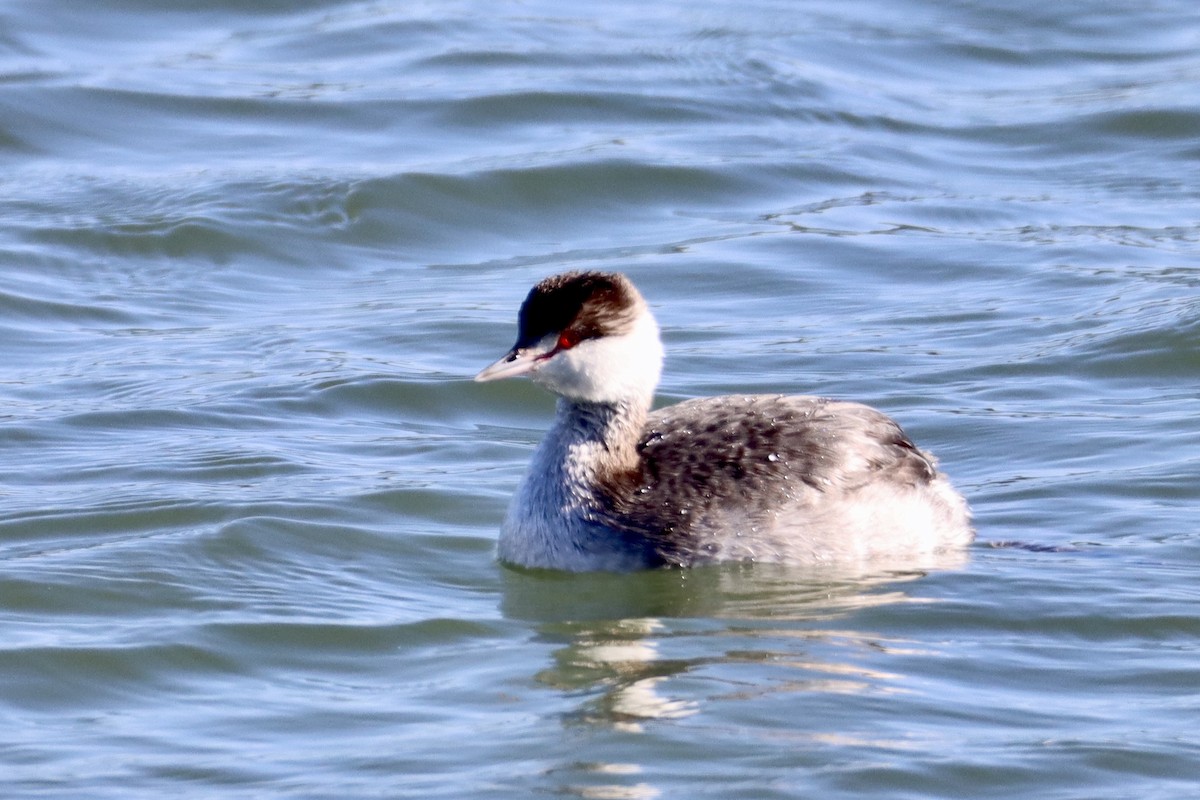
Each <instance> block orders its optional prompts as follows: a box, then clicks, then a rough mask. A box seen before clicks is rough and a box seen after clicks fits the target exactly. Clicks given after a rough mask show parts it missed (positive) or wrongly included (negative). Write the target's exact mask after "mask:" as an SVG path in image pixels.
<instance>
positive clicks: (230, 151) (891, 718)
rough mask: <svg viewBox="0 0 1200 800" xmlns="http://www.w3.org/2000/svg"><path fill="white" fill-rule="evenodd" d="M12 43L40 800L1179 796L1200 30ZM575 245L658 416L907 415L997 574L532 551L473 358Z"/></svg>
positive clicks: (912, 5)
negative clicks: (644, 322) (620, 292)
mask: <svg viewBox="0 0 1200 800" xmlns="http://www.w3.org/2000/svg"><path fill="white" fill-rule="evenodd" d="M0 43H2V45H3V47H2V48H0V269H2V273H0V274H2V275H3V277H2V278H0V447H2V448H3V450H2V452H3V453H4V455H5V458H4V459H3V461H2V462H0V607H2V609H3V614H0V641H2V642H3V645H2V649H0V722H2V723H3V724H2V725H0V729H2V730H3V731H4V733H2V734H0V768H2V771H3V774H4V775H5V786H6V789H5V795H6V796H7V797H13V798H18V797H55V798H57V797H62V798H68V797H69V798H77V797H89V798H100V799H102V798H121V799H122V800H129V798H158V797H162V796H164V795H167V794H170V795H171V796H177V797H180V798H185V797H187V798H190V797H196V798H208V797H214V796H220V797H229V798H238V797H246V798H264V797H270V798H285V797H296V798H317V797H333V796H337V797H342V798H347V797H379V796H386V797H421V798H429V797H455V798H457V797H473V796H489V797H490V796H498V797H501V796H508V797H528V796H536V795H541V794H565V795H567V796H578V797H591V798H617V797H621V798H652V797H676V796H686V797H731V796H739V797H740V796H753V797H762V798H771V797H781V798H782V797H796V798H799V797H812V796H824V797H855V798H859V797H887V798H906V797H912V798H929V797H964V798H965V797H970V798H981V797H997V798H1001V797H1003V798H1010V797H1046V798H1128V797H1137V798H1139V800H1153V799H1155V798H1190V797H1192V796H1194V794H1195V787H1196V783H1197V781H1198V780H1200V767H1197V764H1200V736H1198V735H1197V734H1196V729H1197V724H1196V721H1197V712H1198V711H1200V693H1198V692H1197V688H1196V687H1197V686H1198V685H1200V670H1198V668H1197V666H1196V664H1197V657H1196V656H1197V650H1198V649H1200V648H1198V644H1200V614H1198V613H1197V602H1196V601H1197V599H1198V595H1200V592H1197V590H1196V580H1195V577H1196V574H1197V568H1198V566H1200V555H1198V549H1197V548H1198V536H1197V528H1196V523H1195V506H1196V502H1195V497H1196V488H1195V487H1196V486H1197V483H1198V478H1200V430H1198V428H1197V425H1196V423H1195V420H1196V419H1197V418H1198V417H1200V399H1198V398H1200V388H1198V383H1197V375H1198V374H1200V370H1198V367H1200V356H1197V353H1200V300H1198V299H1197V298H1198V297H1200V293H1198V291H1197V289H1198V288H1200V270H1198V268H1197V255H1198V254H1200V213H1198V209H1200V204H1198V203H1197V200H1198V199H1200V198H1198V194H1200V192H1198V190H1197V186H1200V170H1198V164H1200V148H1198V147H1197V144H1196V143H1197V141H1198V135H1200V104H1198V103H1197V93H1196V88H1195V87H1196V86H1197V83H1198V81H1200V11H1198V10H1197V9H1196V8H1194V7H1193V4H1190V3H1187V2H1183V0H1166V1H1165V2H1159V3H1151V4H1148V5H1147V4H1143V5H1141V6H1139V7H1137V8H1124V7H1115V6H1112V5H1111V4H1104V3H1098V2H1083V1H1081V2H1067V3H1059V4H1050V5H1048V4H1045V3H1028V2H1016V3H1004V4H988V3H983V2H965V3H958V4H953V5H946V4H936V3H924V2H908V1H906V2H901V3H878V2H857V3H825V2H811V3H807V2H806V3H794V2H788V3H784V2H770V0H754V2H750V3H742V4H739V5H737V6H736V7H734V6H727V5H718V4H707V5H705V4H701V5H699V6H697V5H696V4H694V3H692V4H686V3H677V2H663V3H656V4H645V3H642V4H634V3H620V2H618V3H607V4H584V5H576V6H571V7H565V6H562V5H561V4H549V3H542V2H538V0H530V2H512V3H502V4H499V5H497V4H495V3H491V4H481V3H477V2H451V3H398V2H390V1H388V0H385V1H384V2H330V1H329V0H309V2H304V3H281V2H263V3H254V4H250V5H245V4H238V3H229V2H222V1H221V0H199V1H198V2H195V3H192V4H190V5H188V6H186V7H182V6H177V5H174V4H166V3H162V2H160V1H159V0H102V1H99V0H98V1H97V2H93V3H90V4H86V5H77V4H74V5H71V6H70V7H69V8H68V7H67V6H65V5H63V6H55V5H54V4H49V5H47V4H45V3H38V2H32V1H31V0H26V1H25V2H21V1H20V0H17V1H16V2H11V3H8V4H6V5H5V6H4V8H3V9H0ZM582 268H600V269H620V270H624V271H626V272H627V273H629V274H630V275H631V276H632V277H633V278H634V280H635V281H636V282H637V283H638V285H639V286H640V287H641V289H642V291H643V293H644V294H645V295H646V296H647V298H648V299H649V301H650V302H651V304H652V306H653V307H654V309H655V312H656V314H657V315H658V317H659V319H660V322H661V323H662V325H663V328H664V338H665V341H666V345H667V350H668V362H667V366H666V370H665V373H664V379H663V384H662V386H661V392H660V402H663V403H666V402H673V401H678V400H682V399H685V398H688V397H695V396H702V395H708V394H716V393H721V392H793V393H816V394H826V395H832V396H837V397H847V398H854V399H858V400H862V401H864V402H868V403H870V404H872V405H875V406H877V407H879V408H882V409H884V410H886V411H887V412H888V413H890V414H892V415H894V416H895V417H896V418H897V419H899V420H900V421H901V422H902V423H903V424H904V426H905V427H906V429H907V430H908V431H909V432H910V433H911V434H912V435H913V436H914V438H916V439H917V441H918V442H920V443H921V444H922V445H923V446H925V447H927V448H929V449H931V450H933V451H934V452H936V453H937V454H938V455H939V457H940V458H941V461H942V464H943V466H944V467H945V469H946V470H947V472H948V473H949V474H950V475H951V476H952V477H953V479H954V480H955V482H956V483H957V484H958V485H959V486H960V488H961V489H962V490H963V491H964V493H965V494H966V495H967V496H968V498H969V499H970V501H971V503H972V506H973V508H974V509H975V513H976V520H977V526H978V530H979V543H978V544H977V545H976V546H975V547H973V548H972V549H971V551H970V552H969V553H967V554H966V557H965V558H963V559H952V560H948V561H947V562H945V563H940V564H933V565H930V564H920V565H915V564H904V563H899V564H888V565H881V567H880V569H879V571H878V572H877V573H875V574H870V575H862V574H843V573H839V572H837V571H835V570H797V569H789V568H784V567H766V566H762V565H760V566H738V565H733V566H726V567H719V568H706V569H700V570H695V571H690V572H683V571H662V572H652V573H645V574H635V575H576V576H569V575H560V574H553V573H540V572H522V571H514V570H508V569H505V568H502V567H500V566H498V565H497V564H496V563H495V562H494V560H493V557H492V550H493V547H494V542H495V537H496V533H497V528H498V525H499V522H500V519H501V518H502V516H503V511H504V507H505V505H506V503H507V501H508V497H509V496H510V495H511V493H512V491H513V488H514V486H515V484H516V482H517V480H518V479H519V477H520V475H521V472H522V470H523V469H524V465H525V463H526V461H527V460H528V457H529V455H530V451H531V448H532V446H533V444H534V443H535V442H536V441H537V439H538V438H539V436H540V434H541V431H543V430H544V428H545V426H546V425H547V423H548V420H549V416H550V414H551V413H552V408H553V404H552V401H551V399H550V398H548V397H546V396H544V395H543V394H542V393H541V392H540V391H539V390H538V389H537V388H536V387H533V386H530V385H528V384H522V383H506V384H500V385H490V384H489V385H476V384H473V383H471V382H470V377H471V376H472V375H473V374H474V373H475V372H476V371H477V370H478V369H479V368H480V367H482V366H483V365H484V364H486V363H489V362H490V361H491V360H493V359H494V358H495V357H497V356H498V355H499V354H500V353H501V352H503V351H504V349H505V348H507V346H508V345H509V344H510V341H511V338H512V335H513V333H514V318H515V311H516V307H517V304H518V303H519V302H520V300H521V298H522V297H523V296H524V293H525V291H526V290H527V288H528V286H529V285H530V284H532V283H533V282H534V281H536V280H537V279H539V278H541V277H543V276H544V275H546V274H549V273H551V272H555V271H560V270H564V269H582ZM1006 542H1018V543H1020V544H1021V546H996V545H997V544H999V543H1006Z"/></svg>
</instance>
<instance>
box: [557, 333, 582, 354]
mask: <svg viewBox="0 0 1200 800" xmlns="http://www.w3.org/2000/svg"><path fill="white" fill-rule="evenodd" d="M577 344H579V334H578V333H576V332H575V331H569V330H568V331H563V332H562V333H560V334H559V335H558V349H559V350H570V349H571V348H572V347H574V346H575V345H577Z"/></svg>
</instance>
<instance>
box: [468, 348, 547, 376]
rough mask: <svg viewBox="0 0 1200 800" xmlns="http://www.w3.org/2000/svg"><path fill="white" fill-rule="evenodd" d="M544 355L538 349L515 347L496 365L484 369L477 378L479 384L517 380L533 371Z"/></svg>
mask: <svg viewBox="0 0 1200 800" xmlns="http://www.w3.org/2000/svg"><path fill="white" fill-rule="evenodd" d="M542 356H543V353H542V352H541V351H540V350H538V349H537V348H536V347H514V348H513V349H512V350H509V351H508V352H507V353H505V355H504V357H503V358H501V359H500V360H499V361H497V362H496V363H495V364H492V365H490V366H487V367H484V368H483V370H482V371H480V373H479V374H478V375H476V376H475V381H476V382H477V383H484V382H486V381H498V380H500V379H502V378H516V377H518V376H520V375H526V374H528V373H530V372H532V371H533V369H534V367H536V366H537V365H538V362H539V361H541V360H542Z"/></svg>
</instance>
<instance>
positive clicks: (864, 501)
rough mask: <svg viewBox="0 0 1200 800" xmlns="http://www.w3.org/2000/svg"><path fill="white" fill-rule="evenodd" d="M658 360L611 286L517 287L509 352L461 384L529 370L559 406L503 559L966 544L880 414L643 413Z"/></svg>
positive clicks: (952, 501) (836, 551)
mask: <svg viewBox="0 0 1200 800" xmlns="http://www.w3.org/2000/svg"><path fill="white" fill-rule="evenodd" d="M662 359H663V348H662V342H661V341H660V339H659V332H658V324H657V323H656V322H655V320H654V317H653V316H652V315H651V313H650V309H649V307H648V306H647V305H646V301H645V300H644V299H643V298H642V296H641V294H640V293H639V292H638V290H637V289H636V288H635V287H634V285H633V284H632V283H631V282H630V281H629V279H628V278H626V277H625V276H624V275H621V274H618V273H603V272H571V273H566V274H562V275H555V276H552V277H549V278H546V279H545V280H543V281H541V282H540V283H538V284H537V285H536V286H534V287H533V289H532V290H530V292H529V295H528V296H527V297H526V298H525V302H524V303H522V304H521V310H520V313H519V316H518V333H517V342H516V344H515V345H513V347H512V349H511V350H509V351H508V353H507V354H505V355H504V357H503V358H501V359H500V360H499V361H497V362H496V363H494V364H492V365H491V366H489V367H487V368H486V369H484V370H483V371H482V372H480V373H479V374H478V375H476V376H475V380H476V381H492V380H497V379H500V378H512V377H516V376H518V375H528V376H529V377H530V378H532V379H533V381H534V382H535V383H538V384H540V385H541V386H543V387H545V388H546V389H549V390H550V391H551V392H553V393H554V394H556V395H558V407H557V413H556V416H555V419H554V423H553V425H552V426H551V428H550V430H549V432H548V433H547V434H546V437H545V438H544V439H543V440H542V443H541V444H540V445H539V447H538V448H537V451H536V453H535V455H534V457H533V462H532V464H531V466H530V469H529V472H528V474H527V475H526V477H525V479H524V482H523V483H522V485H521V488H520V489H519V490H518V492H517V494H516V496H515V497H514V498H513V501H512V504H511V506H510V507H509V510H508V514H507V517H506V518H505V520H504V524H503V526H502V528H501V530H500V541H499V550H498V555H499V558H500V559H501V560H502V561H505V562H508V563H511V564H514V565H518V566H525V567H543V568H550V569H561V570H572V571H586V570H632V569H640V568H647V567H659V566H667V565H674V566H691V565H696V564H702V563H709V562H717V561H770V562H784V563H793V564H804V565H817V564H825V563H831V564H834V563H843V564H844V563H847V562H856V563H863V562H866V561H869V560H872V559H876V558H879V557H896V556H909V555H921V554H934V553H938V552H942V551H946V550H950V549H955V548H961V547H962V546H964V545H966V544H968V543H969V542H970V541H971V539H972V538H973V535H974V534H973V532H972V530H971V526H970V512H969V510H968V508H967V504H966V502H965V501H964V500H963V498H962V496H961V495H959V494H958V492H956V491H955V490H954V488H953V487H952V486H951V485H950V482H949V481H948V480H947V479H946V478H945V477H944V476H943V475H942V474H941V473H940V472H938V470H937V466H936V463H937V462H936V461H935V460H934V458H933V457H932V456H930V455H929V454H927V453H925V452H923V451H921V450H918V449H917V448H916V446H915V445H913V443H912V442H911V441H910V440H909V439H908V437H907V436H906V435H905V434H904V432H903V431H902V430H901V429H900V427H899V426H898V425H897V424H896V423H895V422H893V421H892V420H891V419H889V418H888V417H887V416H885V415H884V414H882V413H881V412H879V411H876V410H875V409H872V408H869V407H867V406H864V405H860V404H858V403H849V402H839V401H835V400H828V399H825V398H820V397H799V396H784V395H737V396H724V397H709V398H701V399H696V400H688V401H686V402H683V403H679V404H678V405H674V406H669V407H667V408H662V409H659V410H657V411H651V410H650V406H651V401H652V400H653V398H654V390H655V388H656V386H657V385H658V379H659V375H660V372H661V369H662Z"/></svg>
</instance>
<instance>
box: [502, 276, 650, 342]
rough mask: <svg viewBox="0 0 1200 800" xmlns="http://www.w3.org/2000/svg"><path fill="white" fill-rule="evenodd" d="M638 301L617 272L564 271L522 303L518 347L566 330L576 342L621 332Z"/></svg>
mask: <svg viewBox="0 0 1200 800" xmlns="http://www.w3.org/2000/svg"><path fill="white" fill-rule="evenodd" d="M640 299H641V295H639V294H638V291H637V289H635V288H634V287H633V284H632V283H630V282H629V280H628V279H627V278H626V277H625V276H624V275H619V274H616V273H607V272H567V273H563V274H562V275H554V276H552V277H549V278H546V279H545V280H544V281H542V282H541V283H538V284H537V285H536V286H534V287H533V289H531V290H530V292H529V296H528V297H526V298H525V302H524V303H522V304H521V311H520V314H519V316H518V318H517V319H518V326H519V334H518V339H517V346H518V347H520V346H528V345H532V344H533V343H534V342H537V341H538V340H540V339H541V338H542V337H544V336H546V335H547V334H551V333H560V332H562V331H564V330H567V329H570V330H572V331H573V332H574V333H575V334H576V339H577V340H579V341H582V340H584V339H594V338H596V337H598V336H608V335H611V334H616V333H623V332H624V331H625V330H626V329H627V327H628V325H629V324H631V323H632V321H633V317H634V314H632V313H631V312H632V311H634V310H635V309H636V308H637V307H638V301H639V300H640Z"/></svg>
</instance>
